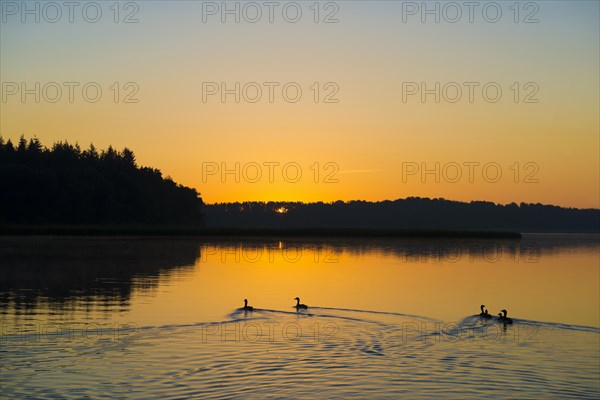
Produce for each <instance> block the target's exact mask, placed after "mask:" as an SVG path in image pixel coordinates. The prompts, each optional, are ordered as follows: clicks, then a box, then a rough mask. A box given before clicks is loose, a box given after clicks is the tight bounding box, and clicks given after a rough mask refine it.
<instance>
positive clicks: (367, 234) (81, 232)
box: [0, 225, 522, 239]
mask: <svg viewBox="0 0 600 400" xmlns="http://www.w3.org/2000/svg"><path fill="white" fill-rule="evenodd" d="M10 235H16V236H36V235H41V236H52V235H56V236H198V237H274V236H275V237H276V236H280V237H360V238H365V239H368V238H465V239H468V238H481V239H521V237H522V235H521V233H519V232H512V231H481V230H449V229H358V228H357V229H349V228H330V229H328V228H314V229H310V228H308V229H304V228H302V229H292V228H285V229H271V228H265V229H263V228H260V229H243V228H194V227H156V226H154V227H152V226H148V227H146V226H66V225H63V226H0V236H10Z"/></svg>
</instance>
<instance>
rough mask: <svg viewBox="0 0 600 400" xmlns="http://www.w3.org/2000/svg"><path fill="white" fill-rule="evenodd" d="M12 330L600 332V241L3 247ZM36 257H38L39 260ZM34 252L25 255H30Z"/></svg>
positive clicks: (47, 243) (70, 242)
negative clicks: (100, 324)
mask: <svg viewBox="0 0 600 400" xmlns="http://www.w3.org/2000/svg"><path fill="white" fill-rule="evenodd" d="M0 248H1V249H2V254H3V265H2V267H1V268H0V273H2V276H1V277H2V282H3V284H2V287H1V289H2V290H1V291H0V294H1V297H0V300H1V301H0V306H1V307H2V319H3V320H4V321H9V322H10V321H21V322H23V321H25V322H27V321H35V322H44V321H64V320H78V321H81V320H95V321H111V322H115V323H126V322H133V323H136V324H138V325H140V326H142V325H161V324H172V323H195V322H208V321H220V320H222V319H223V317H224V316H226V315H228V314H229V313H231V312H232V311H233V310H234V309H236V308H238V307H241V306H242V305H243V299H244V298H247V299H249V301H250V304H251V305H253V306H254V307H256V308H262V309H274V310H287V311H290V310H292V306H293V305H294V300H293V299H294V297H296V296H299V297H300V298H301V300H302V302H303V303H305V304H308V305H309V306H311V305H312V306H320V307H334V308H348V309H358V310H371V311H389V312H395V313H403V314H412V315H419V316H423V317H430V318H436V319H440V320H443V321H459V320H461V319H463V318H464V317H466V316H468V315H473V314H477V313H478V312H479V305H480V304H485V305H486V307H487V308H488V310H489V311H490V313H492V314H495V313H497V312H499V310H501V309H503V308H506V309H507V310H508V311H509V315H510V316H512V317H513V318H519V319H527V320H532V321H545V322H560V323H565V324H574V325H585V326H593V327H599V326H600V310H599V307H600V306H599V301H598V299H599V295H600V294H599V293H600V289H599V285H600V283H599V282H600V275H599V269H600V267H599V263H598V260H599V245H598V240H597V236H582V237H572V236H568V237H562V236H558V237H555V236H551V235H550V236H548V235H542V236H532V237H526V238H525V239H523V241H521V242H519V241H510V240H509V241H473V240H471V241H450V242H449V241H441V240H440V241H427V240H421V241H418V240H413V241H410V240H373V241H365V240H359V239H356V240H327V241H322V240H318V239H314V240H311V239H303V240H277V239H253V240H243V241H235V240H230V241H223V240H211V241H206V240H204V241H203V240H199V239H135V238H128V239H123V238H121V239H94V238H91V239H90V238H88V239H77V238H68V239H66V238H54V239H44V240H42V241H40V240H39V239H35V238H23V239H3V241H2V242H0ZM31 248H35V249H36V251H34V252H32V251H31ZM25 255H27V256H25Z"/></svg>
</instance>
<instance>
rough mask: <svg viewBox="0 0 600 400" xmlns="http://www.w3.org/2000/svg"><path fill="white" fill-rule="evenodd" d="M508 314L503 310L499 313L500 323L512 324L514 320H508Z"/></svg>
mask: <svg viewBox="0 0 600 400" xmlns="http://www.w3.org/2000/svg"><path fill="white" fill-rule="evenodd" d="M506 314H508V312H507V311H506V310H501V311H500V312H499V313H498V321H500V322H504V323H505V324H512V323H513V320H512V319H511V318H508V317H507V316H506Z"/></svg>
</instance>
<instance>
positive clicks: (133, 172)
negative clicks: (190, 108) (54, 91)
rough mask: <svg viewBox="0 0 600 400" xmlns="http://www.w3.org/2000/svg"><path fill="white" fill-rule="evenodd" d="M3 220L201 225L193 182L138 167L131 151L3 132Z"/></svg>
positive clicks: (0, 169) (0, 179)
mask: <svg viewBox="0 0 600 400" xmlns="http://www.w3.org/2000/svg"><path fill="white" fill-rule="evenodd" d="M0 187H1V189H0V210H1V211H0V224H2V223H4V224H30V225H39V224H57V225H94V224H112V225H153V226H167V225H168V226H171V225H178V226H180V225H185V226H201V224H202V222H203V214H202V206H203V203H202V199H201V198H200V196H199V194H198V192H197V191H196V190H195V189H192V188H188V187H185V186H182V185H178V184H176V183H175V182H174V181H173V180H172V179H171V178H169V177H163V176H162V173H161V171H160V170H158V169H155V168H148V167H139V166H138V165H137V163H136V160H135V155H134V153H133V152H132V151H131V150H129V149H127V148H125V149H123V151H117V150H115V149H113V148H112V147H109V148H108V149H106V150H101V151H98V150H97V149H96V148H95V147H94V145H93V144H92V145H90V147H89V148H88V149H87V150H81V148H80V147H79V145H78V144H75V145H72V144H69V143H68V142H66V141H65V142H57V143H54V145H52V147H51V148H46V147H44V146H42V144H41V143H40V141H39V140H38V139H37V138H32V139H30V140H29V141H27V140H26V139H25V138H24V137H23V136H22V137H21V138H20V140H19V142H18V143H17V145H16V146H15V145H13V143H12V142H11V141H10V140H8V141H6V142H5V141H4V140H3V139H2V137H0Z"/></svg>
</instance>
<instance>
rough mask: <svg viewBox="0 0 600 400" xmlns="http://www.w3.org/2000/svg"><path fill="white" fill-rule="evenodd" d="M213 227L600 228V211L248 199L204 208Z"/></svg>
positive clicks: (425, 201)
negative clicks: (255, 200) (253, 200)
mask: <svg viewBox="0 0 600 400" xmlns="http://www.w3.org/2000/svg"><path fill="white" fill-rule="evenodd" d="M205 213H206V223H207V226H209V227H218V228H236V229H257V228H263V229H286V228H294V229H299V228H300V229H322V228H327V229H400V230H439V229H443V230H457V231H462V230H482V231H490V230H501V231H508V230H510V231H519V232H599V231H600V210H598V209H576V208H563V207H558V206H552V205H543V204H527V203H521V204H516V203H511V204H506V205H500V204H495V203H492V202H487V201H471V202H469V203H466V202H459V201H451V200H446V199H443V198H440V199H430V198H420V197H409V198H406V199H398V200H393V201H390V200H386V201H379V202H368V201H360V200H358V201H349V202H343V201H336V202H333V203H323V202H316V203H298V202H244V203H219V204H212V205H207V206H206V208H205Z"/></svg>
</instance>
